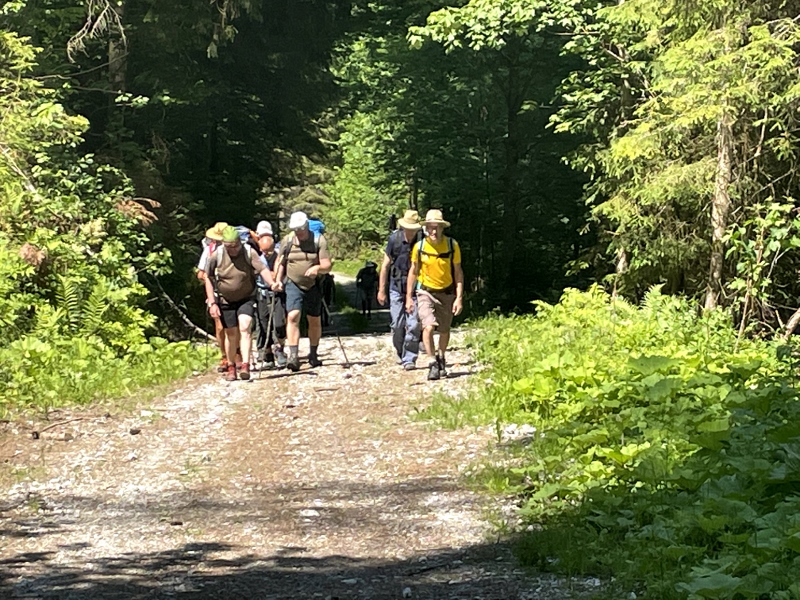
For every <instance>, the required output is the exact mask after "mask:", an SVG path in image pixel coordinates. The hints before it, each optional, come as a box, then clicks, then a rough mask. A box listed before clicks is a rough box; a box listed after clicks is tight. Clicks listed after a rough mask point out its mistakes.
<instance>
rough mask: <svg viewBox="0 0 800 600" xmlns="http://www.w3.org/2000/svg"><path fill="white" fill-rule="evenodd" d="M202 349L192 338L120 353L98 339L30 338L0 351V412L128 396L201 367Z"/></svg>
mask: <svg viewBox="0 0 800 600" xmlns="http://www.w3.org/2000/svg"><path fill="white" fill-rule="evenodd" d="M204 358H205V357H204V353H203V350H202V349H200V348H197V347H195V346H193V345H192V344H191V343H190V342H177V343H167V341H166V340H164V339H161V338H151V339H150V340H149V341H147V342H144V343H141V344H139V345H137V346H134V347H132V348H131V350H130V351H129V352H127V353H126V354H123V355H122V356H119V355H117V353H116V352H115V351H114V350H113V349H112V348H110V347H108V346H107V345H105V344H104V343H103V342H102V340H101V339H100V338H98V337H91V336H90V337H87V338H80V337H77V338H60V339H55V340H52V341H49V342H45V341H41V340H39V339H37V338H35V337H32V336H28V337H25V338H22V339H20V340H17V341H15V342H13V343H11V344H10V345H9V346H8V347H7V348H3V349H0V381H3V382H4V384H5V385H4V392H3V395H2V396H0V414H4V413H6V412H7V411H8V410H9V409H12V408H20V407H24V406H31V407H35V408H37V409H39V410H42V411H45V412H46V411H47V410H50V409H52V408H55V407H57V406H63V405H66V404H71V403H79V404H81V403H88V402H92V401H96V400H101V399H106V398H115V397H121V396H125V395H129V394H131V393H132V392H133V391H134V390H136V389H137V388H140V387H143V386H146V385H152V384H160V383H167V382H169V381H171V380H173V379H178V378H181V377H185V376H187V375H188V374H190V373H191V372H192V371H193V370H195V369H198V368H200V367H201V365H202V364H203V361H204Z"/></svg>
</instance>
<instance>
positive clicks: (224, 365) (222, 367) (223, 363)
mask: <svg viewBox="0 0 800 600" xmlns="http://www.w3.org/2000/svg"><path fill="white" fill-rule="evenodd" d="M227 371H228V359H227V358H223V359H221V360H220V361H219V366H218V367H217V373H225V372H227Z"/></svg>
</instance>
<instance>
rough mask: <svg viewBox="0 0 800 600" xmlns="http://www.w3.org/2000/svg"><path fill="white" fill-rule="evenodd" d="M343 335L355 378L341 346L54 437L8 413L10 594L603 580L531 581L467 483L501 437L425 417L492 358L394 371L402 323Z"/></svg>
mask: <svg viewBox="0 0 800 600" xmlns="http://www.w3.org/2000/svg"><path fill="white" fill-rule="evenodd" d="M343 343H344V344H345V348H346V351H347V355H348V358H349V359H350V361H351V362H352V363H354V364H353V366H351V367H350V368H348V369H346V368H344V367H343V366H342V365H341V364H340V363H341V362H342V360H343V359H342V358H341V352H340V349H339V346H338V343H337V340H336V338H335V337H326V338H324V339H323V342H322V344H321V353H322V357H323V359H324V360H325V365H324V366H323V367H322V368H320V369H316V370H313V371H312V370H301V371H300V373H298V374H295V375H289V374H288V373H287V372H286V371H277V372H271V373H267V372H265V373H263V374H261V378H260V379H259V378H258V374H256V377H257V378H256V379H255V380H254V381H251V382H241V381H240V382H235V383H228V382H224V381H222V380H221V379H220V378H219V377H218V376H216V375H212V374H206V375H200V376H196V377H194V378H191V379H190V380H187V381H185V382H184V383H183V385H182V386H181V387H180V388H179V389H176V390H175V391H173V392H172V393H170V394H169V395H167V396H165V397H162V398H158V399H156V400H154V401H153V402H150V403H147V404H143V405H142V406H139V407H136V408H134V409H132V410H131V409H130V408H128V409H127V410H124V411H122V410H119V409H115V410H112V411H111V412H109V413H103V412H102V411H103V410H105V409H98V408H93V409H89V410H86V411H74V412H70V413H61V414H58V415H54V416H53V418H52V422H53V423H58V422H60V423H62V424H61V425H57V426H55V427H52V428H51V429H49V430H48V431H42V432H41V433H40V434H39V436H38V439H34V436H33V435H32V430H33V429H35V430H38V431H41V430H42V428H43V426H44V425H46V424H42V423H38V424H37V423H23V422H15V423H10V424H6V426H5V430H4V432H3V433H2V434H1V435H0V457H1V458H2V459H3V463H2V468H1V469H0V474H2V478H3V480H4V481H5V483H6V485H4V486H3V489H4V492H3V495H2V496H0V541H1V543H0V598H172V597H175V596H181V597H184V596H185V597H189V598H198V599H199V598H203V599H206V598H208V599H211V598H220V599H223V598H225V599H227V598H270V599H271V598H275V599H279V598H280V599H283V598H285V599H289V598H292V599H295V598H321V599H329V600H333V599H335V598H339V599H345V598H364V599H366V598H370V599H384V598H386V599H388V598H425V599H433V598H437V599H445V598H447V599H450V598H453V599H455V598H486V599H489V598H492V599H498V600H499V599H501V598H502V599H505V598H518V599H532V598H541V599H550V598H553V599H556V598H558V599H561V598H568V597H571V596H570V594H571V591H570V590H574V589H578V588H586V585H590V584H587V583H586V582H582V583H581V585H580V586H577V584H575V583H574V582H572V583H571V584H568V583H566V582H564V581H561V580H557V579H555V578H552V577H549V576H542V575H533V574H526V573H525V572H523V571H522V570H520V569H519V568H517V567H516V566H515V564H514V561H513V558H512V556H511V554H510V552H509V549H508V547H507V546H506V545H505V544H504V543H499V542H497V541H496V540H494V539H493V536H492V532H491V529H490V527H489V526H488V525H487V523H486V520H485V516H486V509H487V503H488V502H489V501H490V499H488V498H485V497H482V496H480V495H478V494H476V493H475V492H473V491H469V490H468V489H466V488H465V486H464V484H463V481H462V480H461V478H460V475H459V474H460V470H462V469H464V468H466V467H467V466H468V465H469V464H470V463H471V462H473V461H474V460H476V459H477V458H479V457H480V456H482V455H483V454H484V453H485V452H487V448H488V447H489V445H490V443H491V439H492V434H491V432H490V431H489V430H461V431H455V432H449V431H441V430H435V429H433V428H431V427H430V426H429V425H427V424H425V423H420V422H417V421H414V420H412V419H411V418H410V415H411V414H412V413H413V410H414V407H419V406H424V405H425V403H426V402H427V401H428V398H429V397H430V394H432V393H434V392H443V393H448V394H458V393H460V390H462V389H463V387H464V386H465V385H466V383H467V382H468V381H469V379H470V378H469V377H468V375H470V373H471V372H472V371H473V370H474V369H475V365H473V364H472V363H471V362H470V359H469V356H468V354H467V353H466V352H465V351H464V350H463V349H460V350H459V349H457V350H456V351H455V352H453V353H452V362H453V366H452V368H451V371H452V373H453V374H454V375H455V377H454V378H452V379H448V380H446V381H441V382H435V383H429V382H426V381H425V371H423V370H418V371H414V372H410V373H406V372H403V371H401V370H400V369H399V368H398V367H397V366H396V365H394V363H393V361H392V356H391V352H390V349H389V339H388V336H387V335H385V334H384V335H376V334H372V335H364V336H349V337H345V338H343ZM458 343H459V342H458V340H457V339H456V344H457V345H458ZM302 352H303V347H302V346H301V354H302ZM305 369H307V367H305ZM72 419H74V420H72ZM590 587H591V585H590Z"/></svg>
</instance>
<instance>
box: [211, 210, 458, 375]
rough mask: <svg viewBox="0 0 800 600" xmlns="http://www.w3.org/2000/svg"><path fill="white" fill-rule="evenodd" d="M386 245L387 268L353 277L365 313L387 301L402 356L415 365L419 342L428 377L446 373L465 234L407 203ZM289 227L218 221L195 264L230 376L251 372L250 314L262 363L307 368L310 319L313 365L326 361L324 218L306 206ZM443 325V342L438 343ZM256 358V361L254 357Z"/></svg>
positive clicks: (328, 290) (328, 296) (438, 214)
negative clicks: (304, 342)
mask: <svg viewBox="0 0 800 600" xmlns="http://www.w3.org/2000/svg"><path fill="white" fill-rule="evenodd" d="M396 223H397V229H396V231H394V232H392V234H391V235H390V236H389V239H388V241H387V244H386V248H385V252H384V257H383V262H382V264H381V267H380V273H378V271H377V265H376V264H375V263H372V262H368V263H367V264H366V265H365V267H364V268H363V269H361V271H359V274H358V275H357V277H356V285H357V288H358V290H359V300H360V303H361V309H362V313H363V314H365V315H366V316H367V317H370V316H371V313H372V299H373V298H375V299H376V300H377V301H378V303H379V304H381V305H386V303H387V301H388V303H389V309H390V314H391V330H392V342H393V346H394V349H395V352H396V354H397V363H398V364H399V365H401V366H402V368H403V369H405V370H407V371H410V370H413V369H415V368H416V362H417V358H418V356H419V349H420V341H421V342H422V345H423V348H424V350H425V354H426V355H427V356H428V357H429V359H430V362H429V364H428V379H429V380H436V379H440V378H442V377H447V361H446V352H447V346H448V342H449V339H450V325H451V323H452V320H453V316H455V315H458V314H459V313H460V312H461V311H462V308H463V292H464V275H463V271H462V269H461V250H460V248H459V245H458V242H456V241H455V240H453V239H452V238H450V237H448V236H445V235H444V229H445V228H446V227H449V225H450V223H448V222H447V221H445V220H444V218H443V215H442V211H441V210H435V209H434V210H430V211H428V213H427V214H426V216H425V219H424V220H421V219H420V216H419V214H418V213H417V211H414V210H407V211H405V214H404V215H403V217H402V218H400V219H397V220H396ZM288 228H289V230H290V233H289V234H288V235H286V236H285V237H284V238H283V239H282V240H281V241H280V243H277V242H276V239H275V235H274V233H273V229H272V225H271V224H270V223H269V222H268V221H261V222H260V223H258V225H257V226H256V230H255V232H253V231H250V230H249V229H248V228H246V227H241V226H239V227H234V226H232V225H228V224H227V223H217V224H215V225H214V227H212V228H211V229H209V230H208V231H207V232H206V236H205V239H204V242H203V246H204V249H203V253H202V255H201V257H200V261H199V263H198V278H199V279H201V280H202V281H203V282H204V286H205V294H206V304H207V307H208V313H209V316H210V317H211V318H212V319H213V320H214V323H215V330H216V338H217V342H218V343H219V346H220V350H221V352H222V359H221V362H220V366H219V370H220V372H222V373H224V374H225V378H226V379H227V380H229V381H235V380H236V379H237V378H241V379H249V378H250V375H251V359H252V357H251V349H250V348H251V343H252V333H251V332H252V328H253V322H254V321H256V323H257V329H258V335H257V340H256V349H257V352H258V359H257V360H258V361H259V362H260V368H262V369H273V368H284V367H286V368H288V369H289V370H291V371H298V370H299V369H300V359H299V353H298V347H299V343H300V321H301V316H302V315H303V314H305V316H306V319H307V329H308V339H309V348H310V349H309V355H308V364H309V365H310V366H311V367H312V368H315V367H319V366H321V365H322V361H321V360H320V358H319V355H318V348H319V341H320V338H321V336H322V326H323V322H322V317H323V315H324V316H325V317H326V318H329V317H330V315H329V311H328V306H329V305H330V302H331V300H332V292H333V282H332V276H331V275H330V270H331V266H332V262H331V257H330V254H329V252H328V243H327V240H326V239H325V235H324V226H323V225H322V223H321V222H320V221H318V220H316V219H309V217H308V215H307V214H306V213H304V212H300V211H298V212H294V213H292V215H291V216H290V218H289V223H288ZM434 332H438V348H437V346H436V345H435V343H434ZM253 362H254V361H253Z"/></svg>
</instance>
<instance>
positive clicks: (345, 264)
mask: <svg viewBox="0 0 800 600" xmlns="http://www.w3.org/2000/svg"><path fill="white" fill-rule="evenodd" d="M363 266H364V261H363V260H360V259H357V258H345V259H341V260H335V261H334V263H333V270H334V271H335V272H337V273H342V274H344V275H349V276H350V277H355V276H356V275H357V274H358V271H359V270H360V269H361V267H363Z"/></svg>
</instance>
